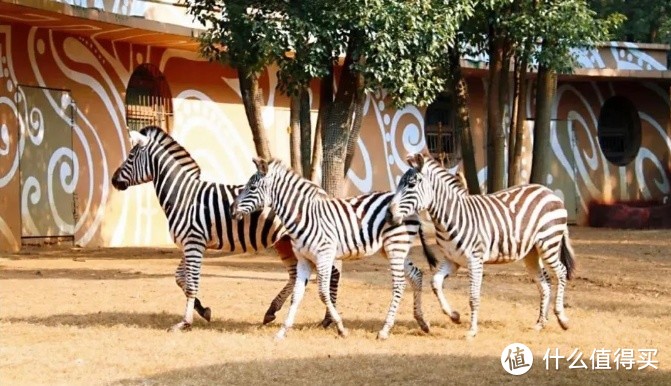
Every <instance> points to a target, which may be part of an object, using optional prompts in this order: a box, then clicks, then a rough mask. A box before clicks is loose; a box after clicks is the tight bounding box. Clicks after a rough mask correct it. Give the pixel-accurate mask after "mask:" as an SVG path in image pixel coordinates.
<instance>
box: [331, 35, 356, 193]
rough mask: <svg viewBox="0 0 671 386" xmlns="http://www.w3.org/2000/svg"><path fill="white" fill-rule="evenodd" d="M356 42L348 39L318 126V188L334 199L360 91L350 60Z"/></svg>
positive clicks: (343, 168)
mask: <svg viewBox="0 0 671 386" xmlns="http://www.w3.org/2000/svg"><path fill="white" fill-rule="evenodd" d="M355 46H356V39H354V38H350V42H349V45H348V47H347V55H346V56H345V63H344V65H343V68H342V72H341V74H340V80H339V82H338V92H337V93H336V96H335V100H334V101H333V104H331V106H330V108H328V109H327V110H326V112H325V115H324V118H325V119H324V125H323V126H322V130H323V132H322V135H323V143H322V148H323V150H324V159H323V161H322V180H323V184H322V187H323V188H324V190H326V192H328V193H329V194H330V195H332V196H334V197H340V196H341V195H342V193H343V189H342V186H343V182H344V180H345V156H346V154H347V142H348V139H349V131H350V129H351V127H352V116H353V114H354V111H355V108H356V100H357V98H358V94H359V93H360V90H358V89H357V77H356V76H355V74H354V72H353V71H352V63H353V61H354V58H353V57H352V56H353V54H354V52H355Z"/></svg>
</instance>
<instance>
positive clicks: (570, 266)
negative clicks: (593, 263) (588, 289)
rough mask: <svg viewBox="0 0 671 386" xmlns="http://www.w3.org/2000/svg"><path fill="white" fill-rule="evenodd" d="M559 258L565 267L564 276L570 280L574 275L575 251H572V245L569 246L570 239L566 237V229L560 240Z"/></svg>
mask: <svg viewBox="0 0 671 386" xmlns="http://www.w3.org/2000/svg"><path fill="white" fill-rule="evenodd" d="M559 260H560V261H561V263H562V264H564V267H566V278H567V279H568V280H571V279H572V278H573V277H574V275H575V270H576V262H575V253H574V252H573V247H572V246H571V240H569V238H568V231H565V232H564V237H562V241H561V255H560V257H559Z"/></svg>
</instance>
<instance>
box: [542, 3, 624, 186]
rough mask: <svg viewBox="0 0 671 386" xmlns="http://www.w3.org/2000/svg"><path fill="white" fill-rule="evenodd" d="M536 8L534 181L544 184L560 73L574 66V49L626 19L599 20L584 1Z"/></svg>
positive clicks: (602, 36)
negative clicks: (538, 40)
mask: <svg viewBox="0 0 671 386" xmlns="http://www.w3.org/2000/svg"><path fill="white" fill-rule="evenodd" d="M533 11H534V13H533V14H532V17H533V20H534V21H535V22H534V24H533V26H534V30H533V35H532V36H538V37H539V38H540V45H538V44H536V45H533V49H534V50H535V51H534V52H533V54H532V57H533V59H534V60H535V61H536V62H537V63H538V68H539V70H538V81H537V90H536V122H535V124H534V146H533V162H532V167H531V182H536V183H541V184H542V183H545V177H546V175H547V173H548V172H549V163H550V156H551V154H550V148H549V142H550V141H549V139H550V138H549V135H550V124H551V104H552V101H553V100H554V96H555V91H556V83H557V73H561V72H570V71H571V69H572V68H573V67H574V63H573V57H572V54H571V50H572V49H575V48H581V47H590V46H593V45H594V44H595V43H596V42H599V41H604V40H606V39H607V38H608V37H609V31H611V30H613V29H614V28H615V27H616V26H617V25H618V24H619V23H620V22H621V20H622V19H621V17H618V16H614V17H610V18H607V19H598V18H597V17H596V13H595V12H594V11H593V10H591V9H590V8H589V7H588V5H587V2H586V1H584V0H551V1H543V2H539V3H538V6H537V7H536V8H535V9H534V10H533Z"/></svg>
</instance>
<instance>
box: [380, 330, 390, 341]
mask: <svg viewBox="0 0 671 386" xmlns="http://www.w3.org/2000/svg"><path fill="white" fill-rule="evenodd" d="M387 339H389V332H387V331H380V332H378V333H377V340H387Z"/></svg>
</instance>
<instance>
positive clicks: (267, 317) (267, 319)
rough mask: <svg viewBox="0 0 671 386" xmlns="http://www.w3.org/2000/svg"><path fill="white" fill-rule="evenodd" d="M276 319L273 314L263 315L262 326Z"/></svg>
mask: <svg viewBox="0 0 671 386" xmlns="http://www.w3.org/2000/svg"><path fill="white" fill-rule="evenodd" d="M276 318H277V317H276V316H275V314H265V315H264V316H263V325H264V326H265V325H266V324H268V323H271V322H273V321H274V320H275V319H276Z"/></svg>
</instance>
